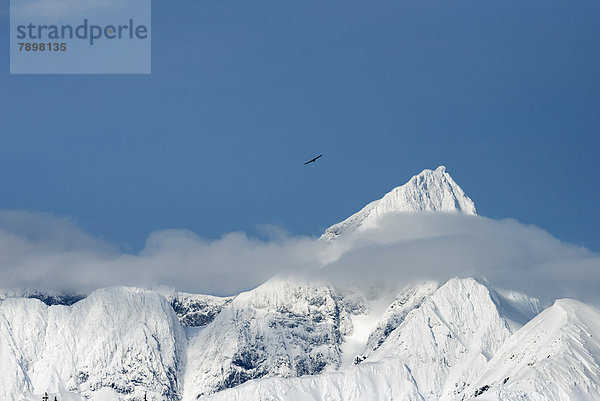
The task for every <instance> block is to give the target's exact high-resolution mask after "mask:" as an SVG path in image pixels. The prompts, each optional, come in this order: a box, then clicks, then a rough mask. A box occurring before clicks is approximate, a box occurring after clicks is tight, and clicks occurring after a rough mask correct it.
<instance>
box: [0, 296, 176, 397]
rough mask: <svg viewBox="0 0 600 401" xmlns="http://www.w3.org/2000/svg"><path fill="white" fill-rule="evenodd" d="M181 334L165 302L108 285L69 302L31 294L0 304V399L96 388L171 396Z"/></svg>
mask: <svg viewBox="0 0 600 401" xmlns="http://www.w3.org/2000/svg"><path fill="white" fill-rule="evenodd" d="M185 347H186V338H185V335H184V333H183V329H182V328H181V326H180V324H179V321H178V319H177V316H176V315H175V313H174V312H173V310H172V309H171V306H170V305H169V303H168V301H167V300H166V299H165V298H164V297H162V296H160V295H158V294H156V293H153V292H150V291H144V290H138V289H131V288H109V289H104V290H98V291H95V292H93V293H92V294H91V295H90V296H88V297H87V298H85V299H84V300H81V301H79V302H77V303H75V304H74V305H72V306H50V307H48V306H46V305H45V304H43V303H42V302H40V301H38V300H35V299H24V298H7V299H5V300H4V301H3V302H2V304H0V356H1V357H0V372H2V375H1V376H0V399H3V400H6V399H8V400H17V399H19V398H20V397H21V394H23V393H35V394H41V393H43V392H45V391H48V392H49V393H55V392H61V393H64V392H65V391H66V390H68V391H72V392H76V393H81V394H82V395H84V396H86V397H89V396H91V395H92V394H93V393H94V392H95V391H96V390H98V389H100V388H102V387H110V388H112V389H114V390H115V391H117V392H118V393H119V394H120V395H121V397H122V399H124V400H133V399H137V400H139V399H142V398H143V395H144V393H145V392H148V395H149V399H156V400H158V399H160V400H177V399H179V392H180V376H181V375H182V373H183V369H184V361H185V359H184V358H185Z"/></svg>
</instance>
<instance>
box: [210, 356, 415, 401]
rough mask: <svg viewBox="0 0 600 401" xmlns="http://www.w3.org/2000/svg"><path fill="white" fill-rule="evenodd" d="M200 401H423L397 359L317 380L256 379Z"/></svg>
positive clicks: (325, 374) (333, 373)
mask: <svg viewBox="0 0 600 401" xmlns="http://www.w3.org/2000/svg"><path fill="white" fill-rule="evenodd" d="M200 400H201V401H231V400H253V401H267V400H268V401H325V400H327V401H334V400H335V401H389V400H402V401H423V397H422V396H421V395H420V394H419V391H418V389H417V386H416V384H415V382H414V379H413V378H412V375H411V372H410V371H409V370H408V368H407V367H406V366H405V365H404V364H402V363H401V362H400V361H399V360H398V359H390V360H388V361H385V362H380V363H364V364H361V365H359V366H353V367H351V368H350V369H348V370H346V371H343V372H331V373H324V374H321V375H317V376H304V377H298V378H293V379H282V378H268V379H259V380H255V381H251V382H248V383H246V384H243V385H241V386H238V387H235V388H232V389H228V390H224V391H221V392H219V393H216V394H213V395H210V396H205V397H201V398H200Z"/></svg>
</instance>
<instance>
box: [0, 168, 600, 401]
mask: <svg viewBox="0 0 600 401" xmlns="http://www.w3.org/2000/svg"><path fill="white" fill-rule="evenodd" d="M402 212H409V213H418V212H427V213H429V212H455V213H456V212H459V213H465V214H470V215H475V214H476V211H475V206H474V205H473V202H472V201H471V200H470V199H469V198H468V197H467V196H466V195H465V194H464V192H463V191H462V190H461V189H460V187H459V186H458V185H457V184H456V183H455V182H454V181H453V180H452V178H451V177H450V175H449V174H448V172H447V171H446V169H445V168H443V167H440V168H438V169H436V170H433V171H432V170H425V171H423V172H422V173H421V174H419V175H417V176H415V177H413V178H412V179H411V180H410V181H409V182H408V183H407V184H406V185H404V186H401V187H398V188H396V189H394V190H393V191H392V192H390V193H389V194H387V195H385V196H384V197H383V198H382V199H381V200H379V201H375V202H373V203H371V204H369V205H367V207H365V208H364V209H363V210H361V211H360V212H358V213H357V214H355V215H353V216H351V217H350V218H349V219H347V220H345V221H344V222H342V223H339V224H336V225H335V226H333V227H331V228H330V229H328V230H327V231H326V232H325V234H323V237H324V238H325V239H327V240H333V239H335V238H338V237H340V236H345V235H351V234H352V233H353V232H355V231H357V230H359V231H360V230H365V229H367V228H373V227H376V226H377V224H379V223H380V222H381V221H382V219H385V217H386V216H388V215H391V214H395V213H402ZM334 242H335V241H334ZM332 246H333V243H332ZM325 268H326V267H325ZM400 281H401V280H400ZM385 284H386V285H382V286H374V285H373V284H372V283H369V284H367V283H354V284H345V285H340V284H339V283H338V284H333V283H330V282H327V281H323V280H319V279H317V278H314V277H313V278H306V277H305V276H303V277H302V278H299V277H292V276H289V275H288V276H283V275H282V276H279V277H275V278H273V279H271V280H269V281H267V282H265V283H264V284H262V285H260V286H259V287H257V288H255V289H252V290H250V291H247V292H243V293H241V294H238V295H236V296H233V297H214V296H209V295H199V294H189V293H182V292H175V291H172V292H169V291H164V290H157V291H153V290H142V289H136V288H126V287H115V288H107V289H100V290H97V291H94V292H93V293H91V294H90V295H88V296H87V297H85V298H83V299H79V298H81V297H77V299H75V298H72V297H68V296H63V295H61V294H59V293H45V292H42V291H15V290H9V291H0V400H11V401H20V400H34V399H41V395H43V394H44V393H45V392H48V393H49V394H50V395H56V396H57V397H58V399H59V400H73V401H81V400H83V399H92V400H96V401H104V400H111V401H112V400H126V401H133V400H140V401H141V400H143V399H144V398H146V399H148V400H183V401H192V400H207V401H221V400H223V401H224V400H227V401H229V400H261V401H267V400H269V401H272V400H281V401H297V400H302V401H306V400H315V401H316V400H319V401H324V400H348V401H350V400H356V401H358V400H422V401H424V400H427V401H430V400H456V401H458V400H600V310H598V309H597V308H595V307H594V306H591V305H587V304H584V303H582V302H579V301H576V300H571V299H560V300H557V301H556V302H554V304H553V305H551V306H549V307H548V308H546V309H545V310H544V308H543V306H542V305H541V304H540V302H539V301H538V300H537V299H535V298H532V297H529V296H527V295H525V294H521V293H517V292H514V291H508V290H502V289H497V288H494V286H493V285H492V284H490V283H489V282H487V281H486V280H485V279H481V278H477V279H475V278H468V277H467V278H452V279H450V280H447V281H441V282H436V281H425V282H406V283H403V284H398V285H397V284H391V283H385ZM61 300H62V301H61ZM42 301H43V302H42ZM51 399H52V398H51Z"/></svg>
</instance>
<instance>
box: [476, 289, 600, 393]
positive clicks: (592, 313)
mask: <svg viewBox="0 0 600 401" xmlns="http://www.w3.org/2000/svg"><path fill="white" fill-rule="evenodd" d="M476 394H477V395H479V396H478V397H475V395H476ZM469 396H470V397H469V398H468V399H476V400H480V399H490V400H534V401H536V400H590V401H592V400H600V310H598V309H596V308H594V307H592V306H589V305H586V304H584V303H582V302H578V301H574V300H570V299H561V300H558V301H556V302H555V303H554V305H553V306H552V307H550V308H548V309H546V310H545V311H544V312H542V313H541V314H540V315H539V316H537V317H536V318H534V319H533V320H531V321H530V322H529V323H528V324H526V325H525V326H523V328H522V329H521V330H519V331H518V332H517V333H516V335H514V336H513V337H512V338H510V339H509V340H508V341H507V342H506V343H505V344H504V345H503V346H502V348H501V349H500V351H499V352H498V353H497V355H496V356H495V357H494V358H493V359H492V360H491V361H490V363H489V364H488V365H487V366H486V369H485V370H484V371H483V373H482V374H481V375H480V377H479V378H478V380H477V381H476V382H474V383H473V385H472V387H471V393H470V394H469Z"/></svg>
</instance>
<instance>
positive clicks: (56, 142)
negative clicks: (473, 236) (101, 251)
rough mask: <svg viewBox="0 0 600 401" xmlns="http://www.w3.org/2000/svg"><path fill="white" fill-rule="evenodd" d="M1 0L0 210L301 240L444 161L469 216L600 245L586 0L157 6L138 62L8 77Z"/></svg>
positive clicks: (597, 59)
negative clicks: (133, 71) (139, 65)
mask: <svg viewBox="0 0 600 401" xmlns="http://www.w3.org/2000/svg"><path fill="white" fill-rule="evenodd" d="M6 4H7V2H6V1H3V2H2V7H3V11H2V12H1V13H0V42H1V43H4V46H5V48H4V51H3V52H2V53H1V55H0V60H1V63H0V68H1V69H2V71H1V73H0V105H1V106H2V107H1V108H0V110H1V111H0V117H1V121H2V123H1V124H0V186H1V188H2V196H1V197H0V209H25V210H37V211H45V212H51V213H54V214H58V215H66V216H71V217H72V218H74V219H75V221H76V222H77V223H78V224H79V225H81V226H82V227H83V228H84V229H85V230H87V231H89V232H90V233H92V234H93V235H96V236H99V237H101V238H104V239H106V240H108V241H110V242H112V243H115V244H118V245H120V246H122V247H124V248H125V249H130V250H132V251H135V250H138V249H139V248H140V247H142V245H143V243H144V241H145V239H146V238H147V236H148V234H149V233H150V232H151V231H153V230H157V229H163V228H187V229H190V230H192V231H194V232H196V233H198V234H199V235H200V236H203V237H208V238H215V237H219V236H221V235H222V234H224V233H227V232H231V231H237V230H241V231H245V232H247V233H250V234H257V233H258V232H259V230H258V229H257V227H258V226H259V225H261V224H276V225H280V226H282V227H285V228H286V229H288V230H289V231H290V232H291V233H294V234H308V235H318V234H320V232H321V231H323V230H324V229H325V228H326V227H328V226H329V225H331V224H333V223H336V222H338V221H340V220H342V219H344V218H345V217H347V216H348V215H349V214H351V213H353V212H355V211H357V210H358V209H360V208H361V207H362V206H364V204H366V203H367V202H369V201H371V200H374V199H376V198H379V197H380V196H381V195H383V194H384V193H385V192H387V191H388V190H390V189H391V188H393V187H395V186H397V185H400V184H403V183H404V182H405V181H406V180H408V179H409V178H410V177H411V176H412V175H413V174H416V173H418V172H419V171H420V170H422V169H424V168H435V167H437V166H438V165H440V164H444V165H446V166H447V167H448V170H449V172H450V173H451V174H452V175H453V177H454V178H455V180H456V181H457V182H458V183H459V185H461V186H462V187H463V189H464V190H465V191H466V192H467V194H468V195H469V196H470V197H471V198H472V199H473V200H474V202H475V204H476V205H477V207H478V210H479V212H480V214H482V215H485V216H488V217H492V218H502V217H514V218H516V219H518V220H519V221H521V222H524V223H531V224H535V225H537V226H539V227H541V228H543V229H546V230H548V231H549V232H551V233H552V234H553V235H555V236H557V237H558V238H560V239H562V240H565V241H569V242H573V243H576V244H581V245H585V246H587V247H589V248H591V249H593V250H596V251H597V250H600V211H599V208H598V203H599V200H600V185H599V184H598V183H599V181H600V180H599V179H598V171H599V170H600V162H599V159H600V158H599V157H598V148H599V147H600V139H599V138H600V41H598V38H599V37H600V3H598V2H596V1H578V2H564V1H562V2H558V1H495V2H491V1H454V2H431V1H380V2H377V3H373V2H365V1H362V2H359V1H352V0H351V1H328V2H317V1H296V2H290V1H285V2H274V1H253V2H238V1H216V0H215V1H205V0H192V1H188V0H181V1H177V2H166V1H165V2H157V1H155V2H153V9H152V15H153V25H152V52H153V54H152V74H151V75H149V76H125V75H122V76H119V75H117V76H101V75H99V76H85V75H79V76H77V75H73V76H51V75H34V76H15V75H13V76H11V75H9V74H8V68H9V60H8V48H7V47H8V46H7V44H8V35H9V32H8V17H7V5H6ZM320 153H323V154H324V155H325V156H324V157H323V158H322V159H321V160H320V161H319V162H318V163H316V164H314V165H311V166H304V165H303V162H304V161H305V160H308V159H309V158H311V157H312V156H314V155H316V154H320Z"/></svg>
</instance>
